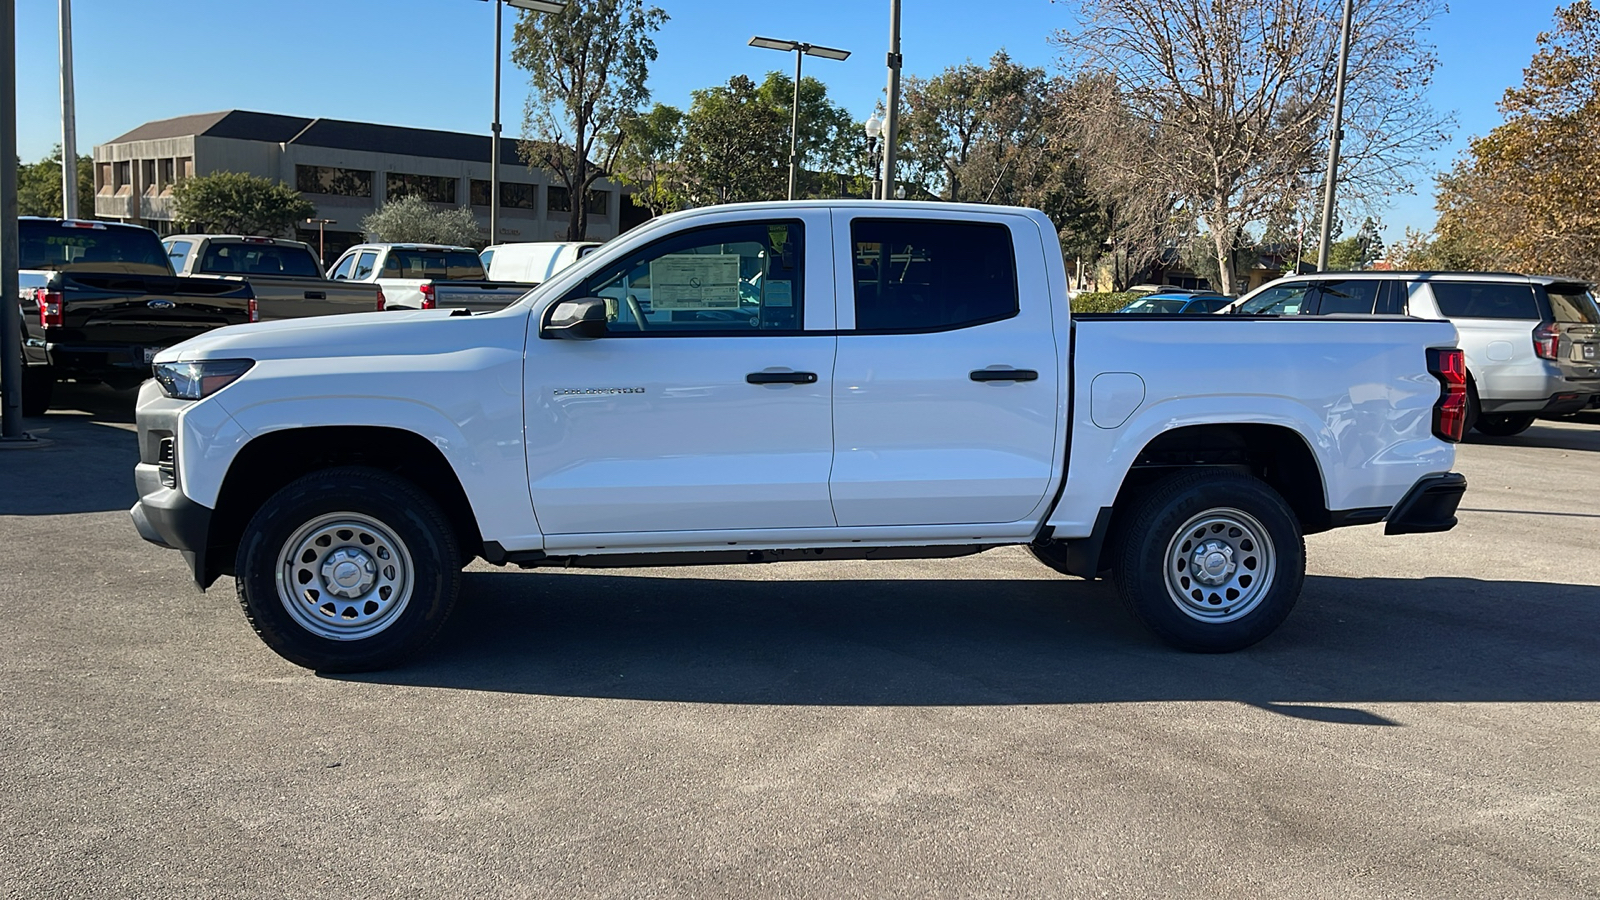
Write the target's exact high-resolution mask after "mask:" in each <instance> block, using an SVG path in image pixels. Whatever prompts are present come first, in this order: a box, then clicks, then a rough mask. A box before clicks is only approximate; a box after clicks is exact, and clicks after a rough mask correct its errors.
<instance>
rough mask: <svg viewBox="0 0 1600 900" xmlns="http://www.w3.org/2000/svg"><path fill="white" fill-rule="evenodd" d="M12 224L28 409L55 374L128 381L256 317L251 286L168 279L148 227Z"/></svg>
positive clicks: (39, 402)
mask: <svg viewBox="0 0 1600 900" xmlns="http://www.w3.org/2000/svg"><path fill="white" fill-rule="evenodd" d="M17 230H18V243H19V249H20V251H21V254H20V257H19V259H18V266H19V269H20V271H19V273H18V282H19V286H20V287H21V294H20V298H19V299H20V303H21V307H22V343H23V348H22V350H23V363H24V367H25V371H24V373H23V384H22V393H23V412H24V414H25V415H42V414H43V413H44V411H45V410H46V409H48V408H49V405H50V396H51V393H52V391H53V388H54V385H55V382H56V381H57V380H61V379H68V378H70V379H77V380H80V381H104V382H106V383H108V384H110V385H112V386H114V387H119V388H125V387H133V386H135V385H137V384H138V383H139V382H141V381H143V380H145V379H146V378H149V377H150V361H151V360H152V359H154V358H155V355H156V352H157V351H159V350H161V349H162V348H165V347H169V346H171V345H173V344H176V343H179V342H181V341H184V340H187V339H188V338H191V337H194V336H195V335H197V334H200V333H201V332H203V331H209V330H210V329H213V328H220V327H222V326H224V325H238V324H242V323H245V322H254V321H256V319H257V318H258V311H257V309H256V301H255V295H254V294H253V293H252V292H251V290H250V285H248V284H246V283H244V282H242V281H220V280H217V279H214V278H180V277H178V276H176V275H174V274H173V272H172V266H171V265H169V264H168V262H167V255H166V252H165V251H164V250H162V248H161V239H160V238H158V237H156V233H155V232H154V231H151V230H150V229H148V228H140V227H139V226H137V225H121V224H117V223H114V222H91V221H82V220H77V219H48V218H37V217H33V216H21V217H19V218H18V219H17Z"/></svg>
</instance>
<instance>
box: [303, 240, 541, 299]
mask: <svg viewBox="0 0 1600 900" xmlns="http://www.w3.org/2000/svg"><path fill="white" fill-rule="evenodd" d="M328 277H329V278H330V279H332V280H333V281H353V282H359V283H363V284H376V285H378V286H379V287H381V288H383V298H384V308H386V309H469V310H472V311H474V312H490V311H492V310H496V309H503V308H505V306H506V304H508V303H510V302H512V301H513V300H516V299H517V298H518V297H521V296H522V295H523V294H526V293H527V292H528V291H529V290H531V289H532V288H534V287H536V285H532V284H523V283H520V282H500V281H487V280H485V279H486V278H487V275H486V273H485V272H484V270H483V262H482V261H481V260H479V259H478V254H477V252H476V251H475V250H473V249H472V248H471V247H453V246H449V245H446V244H357V245H356V246H354V247H351V248H350V249H349V250H346V251H345V252H344V255H342V256H340V257H339V260H338V261H337V262H335V263H334V264H333V268H332V269H330V270H329V271H328Z"/></svg>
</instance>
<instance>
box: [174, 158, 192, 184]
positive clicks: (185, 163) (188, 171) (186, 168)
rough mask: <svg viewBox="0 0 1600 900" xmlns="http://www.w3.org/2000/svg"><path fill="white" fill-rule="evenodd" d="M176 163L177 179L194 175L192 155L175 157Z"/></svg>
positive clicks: (180, 179)
mask: <svg viewBox="0 0 1600 900" xmlns="http://www.w3.org/2000/svg"><path fill="white" fill-rule="evenodd" d="M177 163H178V180H179V181H182V180H183V179H185V178H193V177H194V157H192V156H180V157H178V159H177Z"/></svg>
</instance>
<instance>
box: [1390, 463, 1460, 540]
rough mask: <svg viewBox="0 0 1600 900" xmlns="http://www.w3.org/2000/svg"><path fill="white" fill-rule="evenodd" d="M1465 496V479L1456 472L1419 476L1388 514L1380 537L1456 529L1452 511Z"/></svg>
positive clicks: (1454, 514)
mask: <svg viewBox="0 0 1600 900" xmlns="http://www.w3.org/2000/svg"><path fill="white" fill-rule="evenodd" d="M1466 492H1467V479H1466V476H1464V475H1461V474H1458V473H1456V472H1444V473H1442V474H1438V475H1426V476H1423V477H1422V478H1421V479H1419V480H1418V481H1417V483H1416V484H1414V485H1412V486H1411V490H1409V491H1406V495H1405V496H1404V497H1402V498H1400V502H1399V503H1396V504H1395V505H1394V508H1393V509H1391V510H1390V511H1389V518H1388V520H1387V522H1386V524H1385V525H1384V526H1383V533H1384V534H1427V533H1430V532H1435V531H1449V530H1450V529H1452V528H1454V527H1456V507H1457V506H1459V505H1460V504H1461V495H1462V494H1465V493H1466Z"/></svg>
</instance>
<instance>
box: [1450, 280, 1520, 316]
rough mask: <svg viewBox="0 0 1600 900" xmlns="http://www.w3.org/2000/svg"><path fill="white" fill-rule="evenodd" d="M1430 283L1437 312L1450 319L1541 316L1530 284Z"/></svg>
mask: <svg viewBox="0 0 1600 900" xmlns="http://www.w3.org/2000/svg"><path fill="white" fill-rule="evenodd" d="M1431 286H1432V288H1433V299H1434V300H1436V301H1438V304H1439V312H1440V313H1441V314H1443V315H1444V316H1445V317H1446V318H1449V319H1529V320H1537V319H1539V318H1541V316H1540V315H1539V301H1538V300H1537V299H1536V298H1535V297H1534V295H1533V286H1532V285H1527V284H1495V283H1492V282H1478V283H1473V282H1469V281H1435V282H1431Z"/></svg>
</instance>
